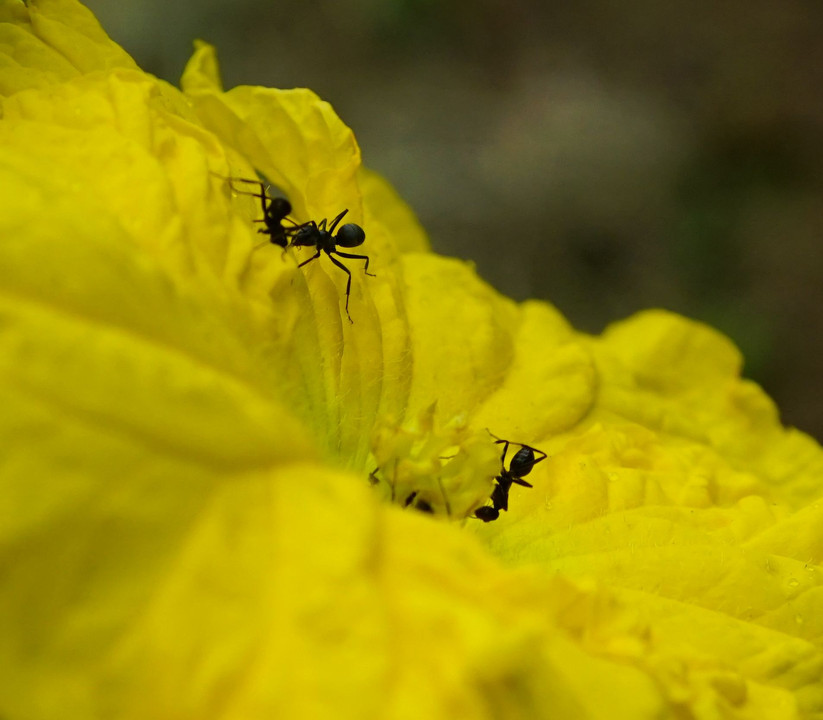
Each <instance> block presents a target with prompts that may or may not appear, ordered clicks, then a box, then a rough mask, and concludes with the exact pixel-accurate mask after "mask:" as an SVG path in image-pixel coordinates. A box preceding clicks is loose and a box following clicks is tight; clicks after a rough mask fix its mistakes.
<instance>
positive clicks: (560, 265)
mask: <svg viewBox="0 0 823 720" xmlns="http://www.w3.org/2000/svg"><path fill="white" fill-rule="evenodd" d="M87 4H88V5H89V6H90V7H91V9H92V10H93V11H94V12H95V13H97V15H98V17H99V18H100V20H101V22H102V23H103V26H104V27H105V28H106V30H107V31H108V32H109V34H110V35H111V36H112V37H113V38H114V39H115V40H117V41H118V42H120V43H121V44H122V45H123V46H124V47H125V48H126V50H128V51H129V52H130V53H131V54H132V55H133V56H134V57H135V59H136V60H137V61H138V62H139V63H140V64H141V65H142V67H143V68H145V69H146V70H148V71H150V72H152V73H154V74H156V75H158V76H160V77H163V78H165V79H167V80H170V81H172V82H174V83H175V84H177V82H178V81H179V78H180V74H181V72H182V70H183V66H184V64H185V62H186V60H187V58H188V56H189V54H190V52H191V41H192V39H193V38H195V37H200V38H203V39H205V40H208V41H209V42H212V43H214V44H215V45H217V47H218V52H219V57H220V61H221V65H222V71H223V79H224V82H225V85H226V87H231V86H233V85H237V84H260V85H269V86H274V87H299V86H305V87H310V88H312V89H313V90H315V91H316V92H317V93H319V94H320V95H321V96H322V97H323V98H325V99H327V100H329V101H330V102H331V103H332V105H333V106H334V107H335V109H336V110H337V112H338V113H339V114H340V115H341V117H342V118H343V119H344V121H345V122H346V123H347V124H348V125H350V126H351V127H352V128H353V129H354V131H355V133H356V135H357V138H358V140H359V142H360V145H361V147H362V149H363V155H364V159H365V161H366V163H367V164H368V165H369V166H371V167H372V168H374V169H375V170H378V171H379V172H381V173H382V174H384V175H385V176H387V177H388V178H389V180H391V181H392V182H393V183H394V185H395V186H396V187H397V188H398V190H399V191H400V193H401V194H402V195H403V196H404V197H405V198H406V199H407V200H408V201H409V202H410V203H411V205H412V206H413V207H414V208H415V210H416V211H417V213H418V215H419V217H420V219H421V221H422V222H423V224H424V225H425V227H426V228H427V230H428V231H429V234H430V236H431V240H432V244H433V246H434V248H435V250H437V251H438V252H441V253H444V254H448V255H457V256H460V257H463V258H468V259H472V260H474V261H475V262H476V263H477V267H478V270H479V272H480V273H481V274H482V275H483V276H484V277H485V278H487V279H488V280H489V281H491V282H492V283H493V284H494V285H495V286H496V287H498V288H499V289H500V290H501V291H503V292H505V293H507V294H509V295H511V296H513V297H515V298H517V299H525V298H528V297H537V298H544V299H547V300H550V301H551V302H552V303H554V304H555V305H557V306H558V307H559V308H560V310H561V311H562V312H564V313H565V314H566V316H568V317H569V318H570V320H571V321H572V322H573V323H574V324H575V325H576V326H577V327H579V328H580V329H584V330H589V331H593V332H598V331H600V330H601V329H602V328H603V327H604V326H605V325H606V324H607V323H609V322H611V321H614V320H617V319H619V318H622V317H625V316H626V315H628V314H630V313H632V312H634V311H636V310H639V309H642V308H648V307H664V308H668V309H671V310H675V311H678V312H681V313H684V314H686V315H689V316H691V317H694V318H697V319H700V320H703V321H705V322H708V323H710V324H711V325H714V326H715V327H717V328H719V329H721V330H722V331H724V332H726V333H727V334H728V335H730V336H731V337H732V338H733V339H734V340H735V342H736V343H737V344H738V345H739V346H740V347H741V348H742V350H743V352H744V353H745V356H746V368H745V373H746V375H747V376H748V377H751V378H753V379H755V380H757V381H758V382H760V383H761V384H762V385H763V386H764V387H765V388H766V390H767V391H768V392H769V393H770V394H771V395H772V396H773V397H774V398H775V399H776V400H777V402H778V404H779V405H780V407H781V409H782V412H783V418H784V421H785V422H787V423H788V424H791V425H796V426H798V427H800V428H801V429H803V430H806V431H807V432H810V433H812V434H813V435H815V436H816V437H817V438H823V403H821V402H820V401H819V397H820V395H821V390H822V389H823V363H821V361H820V358H821V356H823V352H821V350H823V303H821V299H822V298H823V289H822V288H821V280H823V243H821V242H820V239H821V237H822V236H823V204H821V202H820V199H821V190H823V92H822V90H823V3H820V2H818V1H817V0H806V1H803V0H745V1H744V0H726V2H723V3H716V2H710V1H709V0H692V2H684V1H683V0H679V1H678V0H675V2H671V3H661V2H659V1H658V0H626V1H625V2H623V3H614V2H612V1H611V0H578V2H576V3H574V4H572V3H551V2H541V0H472V1H471V2H470V1H469V0H440V1H439V2H438V1H437V0H173V1H169V0H143V1H139V0H130V1H128V2H118V3H114V2H111V0H87Z"/></svg>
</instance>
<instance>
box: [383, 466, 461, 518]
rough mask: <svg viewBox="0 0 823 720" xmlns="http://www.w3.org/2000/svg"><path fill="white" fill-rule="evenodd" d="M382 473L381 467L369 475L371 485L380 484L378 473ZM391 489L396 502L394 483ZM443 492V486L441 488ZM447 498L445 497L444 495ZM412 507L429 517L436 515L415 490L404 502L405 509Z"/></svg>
mask: <svg viewBox="0 0 823 720" xmlns="http://www.w3.org/2000/svg"><path fill="white" fill-rule="evenodd" d="M379 471H380V468H379V467H376V468H375V469H374V470H372V471H371V472H370V473H369V485H372V486H374V485H377V484H378V483H379V482H380V479H379V478H378V477H377V473H378V472H379ZM396 472H397V464H396V463H395V473H396ZM389 487H391V500H392V502H394V497H395V495H394V490H395V488H394V483H393V482H391V483H389ZM441 490H442V486H441ZM444 497H445V495H444ZM410 505H411V506H412V507H413V508H414V509H415V510H419V511H420V512H422V513H426V514H428V515H434V508H433V507H432V504H431V503H430V502H429V501H428V500H424V499H423V498H421V497H418V496H417V490H413V491H412V492H411V493H409V495H408V496H407V497H406V499H405V501H404V502H403V507H404V508H407V507H409V506H410ZM446 509H447V510H448V503H447V504H446Z"/></svg>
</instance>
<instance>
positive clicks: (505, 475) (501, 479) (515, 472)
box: [474, 433, 547, 522]
mask: <svg viewBox="0 0 823 720" xmlns="http://www.w3.org/2000/svg"><path fill="white" fill-rule="evenodd" d="M489 435H491V433H489ZM492 437H493V438H495V440H494V442H495V444H496V445H500V444H501V443H502V444H503V454H502V455H501V456H500V467H501V470H500V474H499V475H498V476H497V477H496V478H495V479H494V483H495V484H494V490H492V494H491V501H492V504H491V506H489V505H484V506H483V507H479V508H477V510H475V511H474V516H475V517H476V518H477V519H478V520H482V521H483V522H491V521H492V520H497V518H498V517H500V511H501V510H504V511H505V510H508V509H509V490H510V489H511V486H512V484H516V485H521V486H523V487H529V488H530V487H533V486H532V484H531V483H528V482H526V481H525V480H524V479H523V478H524V477H526V475H528V474H529V473H530V472H531V471H532V468H533V467H534V466H535V465H537V463H539V462H540V461H541V460H545V459H546V457H547V456H546V453H544V452H543V451H542V450H538V449H537V448H533V447H531V446H530V445H523V444H522V443H513V442H510V441H509V440H501V439H500V438H498V437H495V436H494V435H492ZM509 445H520V449H519V450H518V451H517V452H516V453H515V454H514V457H513V458H512V459H511V461H510V462H509V469H508V470H506V453H507V452H508V451H509ZM535 453H539V454H540V457H537V458H536V457H535Z"/></svg>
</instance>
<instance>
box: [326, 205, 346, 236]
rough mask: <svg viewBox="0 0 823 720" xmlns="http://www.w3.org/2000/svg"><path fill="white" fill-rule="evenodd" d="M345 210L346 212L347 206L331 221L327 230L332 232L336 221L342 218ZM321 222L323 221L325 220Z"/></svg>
mask: <svg viewBox="0 0 823 720" xmlns="http://www.w3.org/2000/svg"><path fill="white" fill-rule="evenodd" d="M347 212H348V208H347V209H346V210H344V211H343V212H341V213H340V214H339V215H338V216H337V217H336V218H335V219H334V220H332V221H331V225H329V232H330V233H333V232H334V229H335V228H336V227H337V223H339V222H340V221H341V220H342V219H343V216H344V215H345V214H346V213H347ZM323 222H325V220H324V221H323Z"/></svg>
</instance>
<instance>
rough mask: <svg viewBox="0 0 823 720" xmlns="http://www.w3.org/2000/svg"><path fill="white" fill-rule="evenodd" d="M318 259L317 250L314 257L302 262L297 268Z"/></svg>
mask: <svg viewBox="0 0 823 720" xmlns="http://www.w3.org/2000/svg"><path fill="white" fill-rule="evenodd" d="M319 257H320V250H318V251H317V252H316V253H315V254H314V255H312V256H311V257H310V258H309V259H308V260H304V261H303V262H301V263H300V264H299V265H298V266H297V267H299V268H301V267H303V266H304V265H306V264H308V263H310V262H311V261H312V260H317V258H319Z"/></svg>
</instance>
